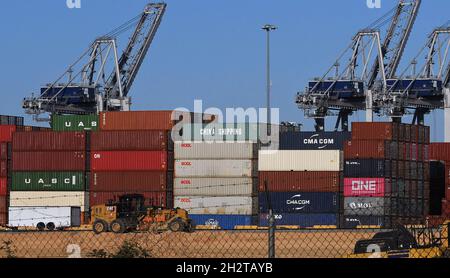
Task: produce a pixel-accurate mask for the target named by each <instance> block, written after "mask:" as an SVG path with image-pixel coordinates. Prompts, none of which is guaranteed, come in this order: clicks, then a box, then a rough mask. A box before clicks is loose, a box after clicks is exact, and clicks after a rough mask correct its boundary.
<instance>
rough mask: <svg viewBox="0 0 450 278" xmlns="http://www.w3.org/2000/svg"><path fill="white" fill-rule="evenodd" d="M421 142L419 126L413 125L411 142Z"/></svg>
mask: <svg viewBox="0 0 450 278" xmlns="http://www.w3.org/2000/svg"><path fill="white" fill-rule="evenodd" d="M418 142H419V126H418V125H411V143H418Z"/></svg>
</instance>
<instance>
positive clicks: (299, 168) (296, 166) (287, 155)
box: [259, 131, 350, 227]
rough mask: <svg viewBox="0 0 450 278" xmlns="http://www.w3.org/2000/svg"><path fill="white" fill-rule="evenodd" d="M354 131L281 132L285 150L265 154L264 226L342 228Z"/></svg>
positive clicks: (261, 166) (261, 172)
mask: <svg viewBox="0 0 450 278" xmlns="http://www.w3.org/2000/svg"><path fill="white" fill-rule="evenodd" d="M349 137H350V134H349V133H348V132H339V133H336V132H320V133H315V132H293V131H288V132H281V133H280V150H279V151H276V152H273V151H261V152H260V154H259V192H260V193H259V211H260V222H259V223H260V225H261V226H267V225H268V209H269V204H268V203H269V202H270V205H271V207H272V209H273V212H274V214H275V223H276V225H296V226H300V227H313V226H324V225H325V226H337V225H338V213H339V190H340V183H341V175H342V172H341V171H342V153H341V150H342V148H343V143H344V141H345V140H347V139H348V138H349Z"/></svg>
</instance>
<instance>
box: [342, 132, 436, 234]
mask: <svg viewBox="0 0 450 278" xmlns="http://www.w3.org/2000/svg"><path fill="white" fill-rule="evenodd" d="M428 144H429V128H428V127H425V126H415V125H406V124H397V123H353V124H352V140H351V141H348V142H346V144H345V147H344V156H345V162H344V169H345V170H344V176H345V178H344V201H343V205H344V208H343V211H344V216H343V223H342V225H343V227H345V228H354V227H355V226H371V225H376V226H390V225H392V224H393V223H396V222H402V221H403V220H405V221H407V222H408V223H414V222H415V221H419V220H420V218H421V217H423V216H424V215H426V214H427V207H428V205H427V204H428V197H427V196H428V195H427V190H428V188H429V171H427V169H428V167H429V166H428Z"/></svg>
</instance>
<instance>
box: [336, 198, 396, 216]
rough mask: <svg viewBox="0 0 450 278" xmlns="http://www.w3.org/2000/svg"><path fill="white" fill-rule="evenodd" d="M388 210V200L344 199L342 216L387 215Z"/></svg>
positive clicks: (389, 205) (389, 206)
mask: <svg viewBox="0 0 450 278" xmlns="http://www.w3.org/2000/svg"><path fill="white" fill-rule="evenodd" d="M390 208H391V204H390V199H389V198H382V197H381V198H380V197H379V198H371V197H346V198H344V214H346V215H389V214H390Z"/></svg>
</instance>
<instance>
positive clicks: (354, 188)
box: [344, 178, 385, 197]
mask: <svg viewBox="0 0 450 278" xmlns="http://www.w3.org/2000/svg"><path fill="white" fill-rule="evenodd" d="M384 194H385V179H382V178H345V179H344V196H345V197H384Z"/></svg>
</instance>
